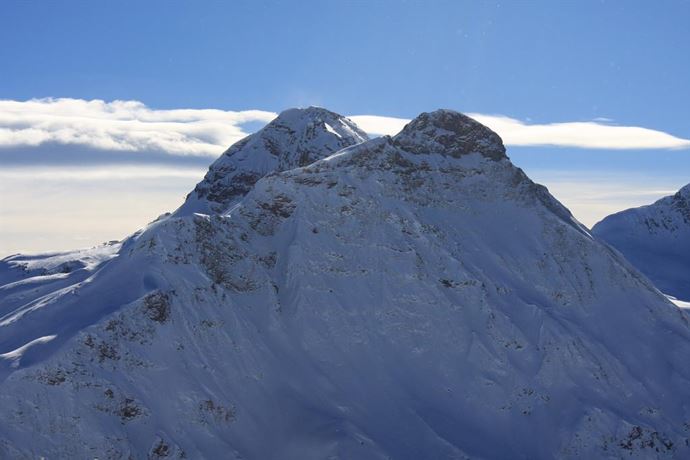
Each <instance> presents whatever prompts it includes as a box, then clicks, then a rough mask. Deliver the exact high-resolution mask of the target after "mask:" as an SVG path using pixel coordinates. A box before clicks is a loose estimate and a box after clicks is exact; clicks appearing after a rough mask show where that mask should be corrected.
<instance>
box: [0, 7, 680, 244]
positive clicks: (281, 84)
mask: <svg viewBox="0 0 690 460" xmlns="http://www.w3.org/2000/svg"><path fill="white" fill-rule="evenodd" d="M689 23H690V2H689V1H681V0H676V1H671V0H669V1H663V2H642V1H626V2H623V1H616V2H612V1H577V2H575V1H573V2H567V1H559V2H553V1H548V2H547V1H543V2H542V1H515V2H478V1H477V2H461V1H408V2H392V1H382V0H378V1H371V2H364V1H361V2H356V1H347V0H344V1H338V2H336V1H332V2H310V1H301V2H258V1H253V2H181V1H180V2H175V1H172V2H169V1H165V2H164V1H147V2H141V1H119V2H87V1H61V2H38V1H13V0H8V1H4V2H2V4H1V5H0V42H1V43H3V46H0V99H2V100H9V101H27V100H30V99H37V98H70V99H75V100H85V101H89V100H93V99H99V100H104V101H106V102H110V101H114V100H124V101H139V102H141V103H142V104H143V105H144V106H145V107H147V108H150V109H152V110H153V109H158V110H170V109H181V108H193V109H221V110H223V111H233V112H241V111H247V110H261V111H265V112H278V111H280V110H283V109H285V108H287V107H291V106H305V105H312V104H313V105H321V106H324V107H327V108H329V109H331V110H334V111H337V112H339V113H342V114H346V115H362V114H366V115H378V116H384V117H395V118H403V119H409V118H412V117H414V116H415V115H417V114H418V113H419V112H422V111H429V110H433V109H436V108H439V107H446V108H452V109H456V110H460V111H463V112H469V113H477V114H486V115H502V116H505V117H510V118H511V119H514V120H518V121H519V122H520V123H525V124H552V123H565V122H592V121H594V122H596V123H599V124H602V125H605V126H634V127H643V128H647V129H649V130H655V131H659V132H662V133H667V134H669V135H671V136H674V137H675V138H677V139H681V140H685V139H690V92H689V91H688V82H690V59H688V58H687V56H688V55H690V28H689V27H688V26H687V25H688V24H689ZM0 110H1V109H0ZM1 115H2V114H0V116H1ZM259 118H260V120H254V121H252V122H246V121H244V122H242V123H240V122H239V121H238V122H236V123H235V125H234V126H236V127H238V128H239V131H238V133H247V132H250V131H252V130H254V129H256V128H257V127H258V126H260V125H261V124H262V123H264V122H265V120H264V119H265V118H266V116H262V117H259ZM269 118H270V117H269ZM32 120H33V119H32ZM27 123H29V122H27ZM32 123H33V122H32ZM1 128H2V125H0V129H1ZM230 128H232V126H230ZM11 129H13V130H16V129H18V128H17V126H16V124H15V125H14V127H12V128H11ZM238 133H235V134H238ZM499 134H502V135H503V133H501V132H499ZM589 135H590V134H589V132H588V131H583V132H582V136H583V137H586V136H589ZM504 137H505V136H504ZM215 139H216V141H217V143H218V144H219V145H221V144H222V143H223V142H226V141H229V140H234V137H232V136H228V137H227V138H226V137H223V136H221V135H220V134H219V135H218V136H216V138H215ZM157 145H158V144H157ZM161 145H164V144H161ZM165 145H167V144H165ZM135 150H136V149H135ZM140 150H141V149H140ZM143 150H145V151H144V152H143V153H142V152H141V151H138V152H136V153H135V152H134V151H133V152H128V151H117V152H114V151H111V150H109V149H108V148H107V147H104V146H103V145H96V146H94V145H81V144H78V143H77V144H75V143H73V142H71V141H70V142H67V141H56V142H52V141H51V142H47V143H41V144H31V145H24V144H21V143H15V144H12V143H10V144H0V167H3V169H5V171H9V170H11V174H10V176H11V181H10V180H9V179H8V180H6V181H5V186H4V188H5V190H0V192H4V193H5V194H4V197H5V198H3V199H2V201H0V213H2V214H3V216H4V217H3V218H2V224H0V236H1V237H2V240H3V243H2V245H1V246H0V256H2V255H6V254H7V253H9V252H16V251H18V250H44V249H47V248H48V246H49V245H50V244H55V245H56V248H59V249H62V248H66V247H69V246H70V245H80V244H82V243H85V244H92V243H94V242H97V240H98V239H99V238H101V239H112V238H121V237H123V236H125V235H126V234H127V233H129V232H131V231H133V230H135V229H136V228H137V227H138V226H140V225H143V224H144V223H145V222H146V220H145V216H148V217H150V218H154V217H155V216H156V215H157V214H158V213H161V212H164V211H166V210H169V209H170V208H171V207H175V206H176V203H179V201H180V200H181V198H182V196H183V195H184V193H185V192H186V190H187V188H189V187H190V186H192V185H193V184H194V182H196V180H197V177H200V176H197V175H198V174H203V170H204V169H205V167H206V166H207V165H208V164H209V163H210V162H211V161H212V159H213V156H214V154H212V153H206V154H204V155H192V156H191V157H190V156H189V155H173V156H170V155H165V154H164V152H161V150H164V149H163V148H161V147H160V146H158V147H156V148H152V147H151V148H150V146H147V147H146V148H144V149H143ZM221 151H222V148H221V149H220V150H219V151H218V152H217V153H218V154H220V153H221ZM509 154H510V156H511V158H512V159H513V161H514V162H515V163H516V164H518V165H519V166H521V167H523V168H524V169H525V170H526V172H527V173H528V174H530V175H531V176H532V177H533V178H534V179H535V180H537V181H540V182H543V183H545V184H546V185H547V186H549V188H550V189H551V190H552V192H553V193H554V194H555V195H556V196H557V198H559V199H561V200H562V201H564V202H565V204H566V205H568V206H569V207H571V209H572V210H573V212H574V213H575V214H576V216H577V217H578V218H580V219H581V220H583V221H584V222H585V223H587V224H592V223H594V221H595V220H596V219H597V218H599V217H602V216H603V215H605V214H606V213H608V212H612V211H615V210H620V209H623V208H624V207H627V206H630V205H639V204H643V203H646V202H649V201H651V200H653V199H654V198H658V197H659V196H661V195H662V194H663V193H666V192H669V191H672V190H674V189H677V188H678V187H680V186H681V185H683V184H685V183H688V182H690V149H688V148H687V147H682V148H674V149H668V148H654V147H652V148H647V149H644V150H642V149H634V148H630V147H629V146H628V147H626V148H616V149H608V148H598V149H592V148H581V147H580V148H575V147H573V146H535V145H530V146H517V145H516V146H509ZM122 162H126V163H128V164H132V165H139V166H140V167H141V168H142V170H146V168H149V169H151V168H154V167H162V166H161V165H164V166H165V167H166V168H173V167H174V168H176V169H175V170H179V171H181V170H184V172H183V173H180V175H179V176H176V175H175V174H171V175H164V177H163V178H161V177H155V180H153V179H151V180H145V179H143V178H141V177H139V176H137V177H139V179H137V180H140V182H141V184H139V183H138V182H137V184H139V185H138V186H140V187H141V190H139V189H134V188H133V187H134V185H135V184H134V182H135V181H133V182H131V183H129V184H127V183H123V181H122V177H123V176H122V175H117V177H118V179H113V180H112V184H110V183H109V184H107V185H108V187H105V184H104V189H105V188H107V189H108V191H107V195H108V198H107V200H109V201H107V203H108V207H109V208H110V209H113V210H118V211H117V215H118V216H119V217H118V219H117V222H118V223H119V225H114V224H112V225H109V226H108V228H103V229H101V230H98V231H96V230H94V231H90V232H83V231H81V229H80V231H79V232H76V231H75V230H74V229H73V228H72V227H71V225H74V224H69V223H68V222H64V223H63V224H64V228H65V230H64V234H65V236H64V239H59V238H56V237H55V236H54V235H53V236H52V237H51V236H49V235H48V234H47V233H46V231H45V230H42V227H43V228H46V227H50V226H52V227H53V228H54V227H56V226H58V224H57V222H58V220H59V219H60V218H63V219H66V217H65V216H67V215H69V216H70V219H74V218H78V219H81V220H82V221H93V220H95V221H98V220H99V219H100V220H103V219H102V217H99V216H95V217H94V215H93V214H89V213H88V212H87V210H88V208H89V206H87V205H86V204H84V203H81V201H80V199H81V198H80V196H83V194H84V191H83V190H82V189H80V188H79V187H80V186H81V185H79V184H76V183H75V181H74V180H67V179H65V181H64V182H59V180H58V179H55V180H54V182H55V185H54V186H53V187H52V188H51V187H50V186H49V184H47V182H48V179H46V183H44V184H43V186H45V187H47V188H46V189H45V190H42V191H41V193H40V194H37V193H36V191H35V187H31V186H29V185H26V184H25V183H24V182H22V179H21V178H22V177H24V178H25V179H24V180H25V181H26V180H28V179H27V178H28V177H30V176H31V171H29V170H28V169H27V168H34V169H35V170H40V171H42V172H43V173H45V174H46V175H45V176H41V177H48V178H50V177H69V176H70V175H69V171H68V169H69V168H74V167H77V166H79V167H83V166H85V165H86V164H88V165H91V167H99V165H100V167H101V168H103V169H108V168H110V169H112V168H111V165H112V164H117V163H122ZM57 167H59V168H61V169H60V170H59V172H60V174H55V175H53V176H51V175H50V174H49V172H48V171H47V170H48V169H50V168H57ZM21 168H24V169H23V170H22V171H19V169H21ZM128 171H132V169H131V168H130V169H128ZM195 174H197V175H195ZM96 176H97V177H101V176H98V175H96ZM12 181H14V182H12ZM118 181H119V182H118ZM10 182H11V183H12V188H11V190H7V189H8V188H9V187H10V185H7V184H9V183H10ZM77 182H79V181H77ZM69 184H71V187H72V188H70V185H69ZM118 184H120V189H118V188H117V187H118ZM0 187H2V185H0ZM111 187H115V189H114V190H115V191H113V189H112V188H111ZM96 189H97V188H96ZM88 190H89V191H90V192H89V193H91V194H92V195H93V194H96V195H97V194H98V193H99V192H98V190H94V187H93V186H92V185H90V186H89V188H88ZM118 190H119V191H118ZM57 192H59V193H57ZM56 193H57V195H59V196H60V197H62V198H60V199H57V198H54V196H55V195H56ZM103 193H105V192H103ZM137 193H139V195H137ZM131 194H134V195H132V196H134V197H136V196H139V197H143V198H139V199H136V198H133V200H131V201H136V202H137V203H139V204H138V209H140V212H139V214H136V216H134V214H135V213H130V212H129V211H128V210H131V207H132V203H131V202H126V201H122V202H119V201H117V196H118V195H121V196H129V195H131ZM588 194H589V195H588ZM46 196H50V197H51V198H50V199H51V200H53V201H51V205H50V207H51V210H50V213H47V211H45V210H41V208H42V205H41V202H42V200H45V199H47V198H46ZM587 196H589V197H590V198H587ZM149 197H150V199H149ZM583 197H584V198H583ZM103 200H106V197H105V196H104V198H103ZM583 200H584V201H583ZM588 200H589V201H588ZM94 207H95V208H96V209H97V208H99V206H96V205H94ZM89 212H92V211H89ZM93 212H95V211H93ZM48 214H50V215H51V216H53V214H54V216H53V217H47V215H48ZM130 214H131V217H127V216H128V215H130ZM61 216H62V217H61ZM75 216H76V217H75ZM148 217H146V219H148ZM42 219H43V220H42ZM45 219H48V220H45ZM148 220H150V219H148ZM28 225H31V226H32V227H31V228H32V229H34V230H32V231H33V232H34V233H32V232H29V231H28V230H27V228H28V227H27V226H28ZM94 225H95V224H94ZM41 232H43V233H41ZM28 233H31V235H34V236H27V234H28ZM76 233H79V234H80V235H79V239H77V238H76V237H74V234H76ZM82 233H83V234H82ZM40 235H42V236H40ZM39 236H40V237H41V238H43V240H42V241H43V243H40V242H38V240H37V239H36V238H39ZM105 237H107V238H105ZM82 245H83V244H82ZM57 246H59V247H57Z"/></svg>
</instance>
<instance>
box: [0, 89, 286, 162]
mask: <svg viewBox="0 0 690 460" xmlns="http://www.w3.org/2000/svg"><path fill="white" fill-rule="evenodd" d="M274 117H275V114H274V113H272V112H265V111H261V110H247V111H240V112H235V111H224V110H216V109H173V110H154V109H151V108H149V107H147V106H146V105H144V104H142V103H141V102H138V101H112V102H105V101H102V100H98V99H96V100H91V101H86V100H83V99H67V98H63V99H32V100H29V101H12V100H0V147H30V146H37V145H41V144H46V143H57V144H68V145H81V146H88V147H92V148H96V149H101V150H112V151H128V152H137V151H149V152H150V151H160V152H166V153H170V154H173V155H197V156H218V155H220V153H221V152H222V149H223V148H225V147H227V146H229V145H231V144H233V143H234V142H237V141H238V140H240V139H241V138H242V137H244V136H246V135H247V133H246V132H245V131H243V130H242V125H243V124H245V123H249V122H262V123H267V122H269V121H270V120H272V119H273V118H274Z"/></svg>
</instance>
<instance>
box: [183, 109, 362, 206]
mask: <svg viewBox="0 0 690 460" xmlns="http://www.w3.org/2000/svg"><path fill="white" fill-rule="evenodd" d="M367 139H368V137H367V135H366V133H365V132H364V131H362V130H361V129H359V128H358V127H357V125H356V124H355V123H354V122H352V121H351V120H349V119H348V118H346V117H344V116H342V115H339V114H337V113H335V112H331V111H330V110H326V109H323V108H320V107H307V108H293V109H288V110H284V111H283V112H281V113H280V115H278V116H277V117H276V118H275V119H274V120H273V121H271V122H270V123H268V124H267V125H266V126H265V127H263V128H262V129H261V130H259V131H257V132H256V133H254V134H252V135H250V136H247V137H245V138H244V139H242V140H241V141H239V142H236V143H235V144H233V145H232V146H231V147H230V148H229V149H227V150H226V151H225V152H224V153H223V155H221V157H220V158H218V160H216V161H215V162H214V163H213V164H212V165H211V167H210V168H209V170H208V173H207V174H206V176H205V177H204V180H202V181H201V182H199V184H197V186H196V187H195V189H194V190H193V191H192V192H191V193H190V194H189V195H188V196H187V200H186V201H185V203H184V204H183V205H182V207H181V208H180V209H178V210H177V212H176V214H177V215H184V214H190V213H195V212H196V213H203V214H215V213H222V212H224V211H225V210H227V209H228V207H229V206H231V205H232V204H233V203H235V202H236V201H237V200H238V199H240V198H241V197H242V196H244V195H245V194H246V193H247V192H248V191H249V190H250V189H251V188H252V187H253V186H254V184H255V183H256V182H257V181H258V180H259V179H261V178H262V177H263V176H265V175H267V174H270V173H273V172H279V171H287V170H289V169H293V168H298V167H302V166H306V165H308V164H310V163H313V162H314V161H316V160H320V159H322V158H325V157H327V156H329V155H331V154H333V153H335V152H337V151H338V150H341V149H343V148H345V147H349V146H351V145H354V144H358V143H360V142H363V141H365V140H367Z"/></svg>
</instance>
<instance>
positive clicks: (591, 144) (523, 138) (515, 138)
mask: <svg viewBox="0 0 690 460" xmlns="http://www.w3.org/2000/svg"><path fill="white" fill-rule="evenodd" d="M467 115H468V116H470V117H472V118H474V119H475V120H477V121H479V122H480V123H482V124H484V125H486V126H488V127H489V128H491V129H492V130H494V131H496V132H497V133H498V134H499V135H500V136H501V138H502V139H503V142H504V143H505V144H506V145H508V146H511V145H512V146H553V147H575V148H584V149H610V150H637V149H687V148H690V140H689V139H683V138H680V137H676V136H673V135H671V134H668V133H665V132H663V131H656V130H653V129H648V128H642V127H639V126H617V125H612V124H608V123H603V122H601V121H586V122H580V121H578V122H566V123H547V124H529V123H525V122H522V121H520V120H517V119H515V118H510V117H507V116H504V115H483V114H480V113H468V114H467ZM350 119H352V121H354V122H355V123H357V124H358V125H359V126H360V128H362V129H363V130H364V131H366V132H368V133H370V134H378V135H385V134H388V135H393V134H396V133H397V132H399V131H400V130H401V129H402V128H403V127H404V126H405V124H406V123H408V122H409V121H410V120H407V119H404V118H393V117H381V116H377V115H355V116H351V117H350Z"/></svg>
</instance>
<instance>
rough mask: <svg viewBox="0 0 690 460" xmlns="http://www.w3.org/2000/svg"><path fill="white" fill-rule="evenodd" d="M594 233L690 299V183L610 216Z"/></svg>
mask: <svg viewBox="0 0 690 460" xmlns="http://www.w3.org/2000/svg"><path fill="white" fill-rule="evenodd" d="M592 233H593V234H594V235H596V236H597V237H598V238H600V239H602V240H604V241H606V242H607V243H609V244H610V245H611V246H613V247H614V248H616V249H618V250H619V251H620V252H622V253H623V255H625V257H626V258H627V259H628V260H629V261H630V262H632V263H633V265H635V266H636V267H637V268H638V269H639V270H640V271H641V272H642V273H644V274H645V275H647V276H648V277H649V278H650V279H651V280H652V281H653V282H654V284H656V286H657V287H658V288H659V289H660V290H661V291H663V292H665V293H667V294H670V295H672V296H674V297H677V298H678V299H680V300H686V301H690V184H688V185H686V186H685V187H683V188H682V189H680V190H679V191H678V192H677V193H676V194H675V195H672V196H668V197H665V198H662V199H660V200H659V201H657V202H656V203H654V204H651V205H648V206H642V207H640V208H633V209H628V210H626V211H622V212H619V213H617V214H613V215H611V216H608V217H606V218H605V219H604V220H602V221H601V222H599V223H598V224H596V225H595V226H594V227H593V228H592Z"/></svg>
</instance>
